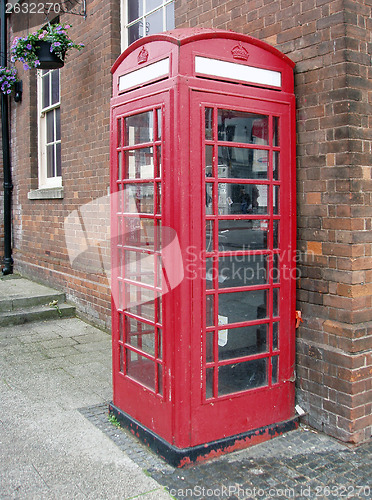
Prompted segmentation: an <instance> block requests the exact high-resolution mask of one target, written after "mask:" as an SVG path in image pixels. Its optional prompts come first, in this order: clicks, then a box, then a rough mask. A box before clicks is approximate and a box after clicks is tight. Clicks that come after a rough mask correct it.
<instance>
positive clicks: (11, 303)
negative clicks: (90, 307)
mask: <svg viewBox="0 0 372 500" xmlns="http://www.w3.org/2000/svg"><path fill="white" fill-rule="evenodd" d="M65 300H66V296H65V294H64V293H63V292H58V291H56V290H53V289H52V288H49V287H47V286H44V285H40V284H39V283H34V282H33V281H30V280H27V279H25V278H22V277H20V276H17V275H12V276H7V277H6V278H2V279H1V280H0V326H9V325H19V324H22V323H26V322H29V321H40V320H47V319H58V318H67V317H73V316H75V313H76V311H75V307H74V306H72V305H69V304H66V303H65Z"/></svg>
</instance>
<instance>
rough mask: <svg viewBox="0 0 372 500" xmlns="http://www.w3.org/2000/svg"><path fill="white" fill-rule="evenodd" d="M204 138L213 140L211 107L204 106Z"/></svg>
mask: <svg viewBox="0 0 372 500" xmlns="http://www.w3.org/2000/svg"><path fill="white" fill-rule="evenodd" d="M205 138H206V140H207V141H208V140H213V109H212V108H205Z"/></svg>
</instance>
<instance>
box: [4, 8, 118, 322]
mask: <svg viewBox="0 0 372 500" xmlns="http://www.w3.org/2000/svg"><path fill="white" fill-rule="evenodd" d="M87 9H88V12H87V14H88V16H87V19H86V20H84V18H83V17H79V16H74V15H71V14H63V15H62V16H61V22H64V23H68V24H71V25H72V28H71V30H70V34H71V37H72V38H73V40H74V41H76V42H78V43H80V42H82V43H84V44H85V48H84V49H83V50H82V51H81V52H77V51H73V52H71V53H69V54H68V56H67V62H66V64H65V66H64V68H63V69H62V70H61V71H60V75H61V128H62V179H63V188H64V197H63V199H54V200H29V199H28V196H27V195H28V193H29V191H30V190H33V189H37V187H38V180H37V177H38V165H37V126H36V119H37V111H36V71H35V70H31V71H28V72H24V71H23V69H22V65H18V63H17V68H18V70H19V73H20V76H21V78H22V80H23V89H24V93H23V101H22V103H20V104H15V103H14V102H13V104H12V112H11V120H12V163H13V179H14V193H13V200H14V203H13V225H14V260H15V271H16V272H17V271H18V272H20V273H22V274H23V275H26V276H29V277H31V278H33V279H35V280H37V281H42V282H45V283H49V284H51V285H52V286H55V287H57V288H60V289H63V290H65V291H66V292H67V295H68V298H69V299H70V300H72V301H73V302H75V303H76V305H77V307H78V309H79V311H80V312H81V313H82V314H84V315H85V316H86V317H88V318H90V319H91V320H93V321H96V322H97V323H99V324H101V325H106V326H107V327H108V326H109V324H110V314H111V313H110V291H109V284H108V279H107V276H106V274H105V272H104V270H103V268H102V265H101V266H97V265H96V264H97V263H96V262H94V263H93V272H92V269H91V267H90V268H88V267H87V262H88V259H87V255H85V259H84V258H80V259H77V260H76V261H75V262H73V263H72V265H71V263H70V260H69V256H68V252H67V248H66V242H65V233H64V221H65V218H66V217H68V216H69V215H70V214H71V213H74V211H76V210H78V209H80V207H82V206H84V205H85V204H86V203H89V202H91V201H92V200H94V199H96V198H99V197H102V196H105V195H107V194H108V186H109V102H110V97H111V85H112V83H111V73H110V69H111V66H112V64H113V62H114V61H115V59H116V58H117V56H118V55H119V54H120V29H119V19H120V16H119V0H111V1H107V2H100V1H99V0H95V1H90V2H89V3H88V6H87ZM19 15H21V14H19ZM16 16H17V14H13V15H12V16H11V38H12V37H13V36H14V35H17V36H19V35H21V34H23V32H24V33H27V32H28V31H29V29H30V28H31V27H32V28H31V29H37V28H38V27H39V25H38V24H37V23H38V22H40V19H37V20H36V21H35V19H32V16H28V21H27V22H26V21H25V23H22V22H20V21H19V18H16ZM30 18H31V20H30ZM26 25H27V26H26ZM13 27H14V28H15V29H19V28H22V29H24V31H14V30H13ZM79 213H80V214H81V211H80V212H79ZM81 220H82V219H80V222H81ZM80 228H83V229H84V221H83V224H82V225H81V226H80ZM92 231H93V234H92ZM92 231H91V233H90V234H89V238H88V245H90V244H92V246H94V245H95V244H96V240H95V236H96V234H94V233H98V234H100V235H102V234H107V239H109V232H108V226H107V220H106V218H105V214H103V215H102V217H100V218H99V219H98V220H97V221H96V224H95V227H94V229H93V230H92ZM104 251H105V249H104ZM89 264H91V262H89Z"/></svg>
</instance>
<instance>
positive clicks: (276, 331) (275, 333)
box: [273, 322, 279, 351]
mask: <svg viewBox="0 0 372 500" xmlns="http://www.w3.org/2000/svg"><path fill="white" fill-rule="evenodd" d="M278 347H279V323H278V322H275V323H273V350H274V351H276V350H277V349H278Z"/></svg>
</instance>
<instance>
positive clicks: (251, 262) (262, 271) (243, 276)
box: [218, 255, 268, 288]
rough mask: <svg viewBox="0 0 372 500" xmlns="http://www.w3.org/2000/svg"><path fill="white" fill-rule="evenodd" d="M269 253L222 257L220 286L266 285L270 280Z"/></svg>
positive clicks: (219, 276)
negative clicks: (268, 269)
mask: <svg viewBox="0 0 372 500" xmlns="http://www.w3.org/2000/svg"><path fill="white" fill-rule="evenodd" d="M267 260H268V258H267V255H230V256H226V257H220V259H219V270H218V286H219V288H232V287H239V286H252V285H265V284H266V283H267V282H268V279H267V278H268V272H267V266H268V262H267Z"/></svg>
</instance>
